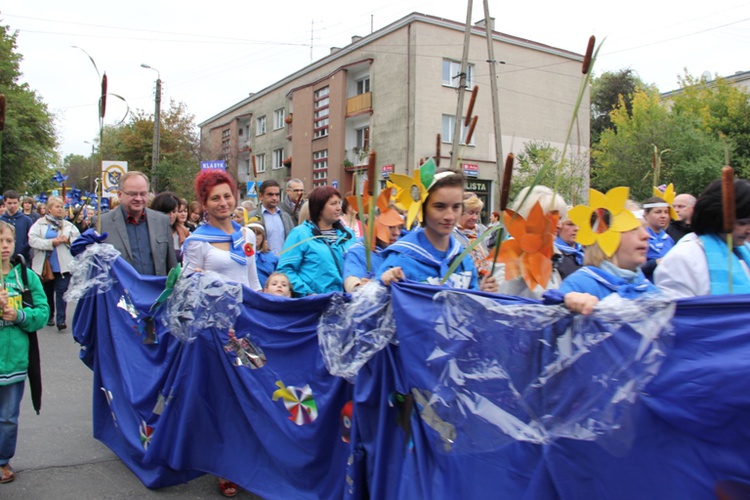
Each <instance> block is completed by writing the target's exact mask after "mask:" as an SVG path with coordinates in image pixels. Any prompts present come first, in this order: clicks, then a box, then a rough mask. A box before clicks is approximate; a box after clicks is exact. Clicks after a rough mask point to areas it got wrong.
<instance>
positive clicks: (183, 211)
mask: <svg viewBox="0 0 750 500" xmlns="http://www.w3.org/2000/svg"><path fill="white" fill-rule="evenodd" d="M189 211H190V210H189V209H188V202H187V200H186V199H185V198H180V205H179V206H178V208H177V223H178V224H179V225H180V226H181V227H182V228H184V229H185V231H186V232H185V235H186V237H187V236H189V235H190V230H189V229H188V227H187V220H188V212H189Z"/></svg>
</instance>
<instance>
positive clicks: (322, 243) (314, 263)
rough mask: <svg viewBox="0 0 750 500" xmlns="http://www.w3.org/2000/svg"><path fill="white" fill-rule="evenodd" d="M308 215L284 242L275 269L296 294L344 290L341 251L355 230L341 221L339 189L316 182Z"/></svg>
mask: <svg viewBox="0 0 750 500" xmlns="http://www.w3.org/2000/svg"><path fill="white" fill-rule="evenodd" d="M307 203H308V207H309V209H310V219H309V220H306V221H305V222H303V223H302V224H300V225H299V226H297V227H295V228H294V229H293V230H292V231H291V232H290V233H289V235H288V236H287V238H286V241H285V242H284V249H283V250H282V251H281V257H280V258H279V265H278V266H277V267H276V271H277V272H280V273H283V274H285V275H287V277H288V278H289V281H290V282H291V284H292V288H293V289H294V296H295V297H304V296H306V295H314V294H317V293H328V292H343V291H344V278H343V269H344V252H345V251H346V249H347V248H348V247H349V245H351V244H352V242H353V241H354V234H353V233H352V232H351V231H350V230H349V229H347V228H345V227H344V225H343V224H342V223H341V221H340V220H339V218H340V217H341V193H339V191H338V190H337V189H335V188H333V187H330V186H318V187H316V188H315V189H313V190H312V191H310V195H309V197H308V201H307Z"/></svg>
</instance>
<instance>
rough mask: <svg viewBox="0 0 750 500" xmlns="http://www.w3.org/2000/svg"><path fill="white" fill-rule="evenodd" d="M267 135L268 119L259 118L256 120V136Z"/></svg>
mask: <svg viewBox="0 0 750 500" xmlns="http://www.w3.org/2000/svg"><path fill="white" fill-rule="evenodd" d="M265 133H266V117H265V116H259V117H258V118H256V119H255V135H263V134H265Z"/></svg>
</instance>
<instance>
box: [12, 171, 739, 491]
mask: <svg viewBox="0 0 750 500" xmlns="http://www.w3.org/2000/svg"><path fill="white" fill-rule="evenodd" d="M424 168H425V171H424V172H423V174H422V175H421V181H415V182H421V183H422V185H421V186H417V185H415V186H412V188H413V190H418V191H419V192H420V193H422V195H421V196H414V194H413V192H416V191H413V192H412V193H408V195H407V196H404V197H400V198H399V197H397V198H396V201H395V202H394V201H393V199H392V197H391V189H390V188H389V189H386V190H383V192H382V193H381V196H380V197H379V198H378V202H377V207H378V209H377V213H376V217H375V218H374V220H372V221H371V222H372V224H373V225H374V228H373V230H371V231H368V227H367V224H364V223H363V221H362V220H361V218H360V217H358V216H357V210H356V206H357V204H356V203H353V201H355V200H353V199H351V198H350V199H347V198H346V197H344V196H342V195H341V193H340V192H339V191H338V190H337V189H336V188H334V187H331V186H319V187H315V188H314V189H312V190H311V191H310V192H309V193H306V192H305V188H304V183H303V181H301V180H300V179H291V180H289V181H288V182H287V183H286V186H285V193H284V196H282V186H281V185H280V184H279V183H278V182H277V181H274V180H267V181H265V182H263V183H262V184H261V185H260V186H259V189H258V204H257V206H256V205H255V204H254V203H253V202H250V201H244V202H242V203H238V200H237V198H236V193H237V185H236V183H235V181H234V180H233V179H232V177H231V176H229V175H228V174H227V173H226V172H224V171H219V170H204V171H202V172H201V173H200V174H199V175H198V176H197V177H196V179H195V201H192V202H188V201H187V200H185V199H182V198H180V197H178V196H176V195H175V194H174V193H171V192H163V193H159V194H157V195H155V196H154V194H153V193H152V192H151V189H150V184H149V179H148V177H147V176H146V175H145V174H143V173H141V172H134V171H131V172H128V173H126V174H124V175H123V176H122V178H121V179H120V184H119V189H118V192H117V198H116V199H114V200H112V204H111V209H110V210H109V211H108V212H106V213H103V214H102V215H101V217H100V220H98V221H97V220H96V217H94V216H93V213H92V211H91V210H89V211H88V213H86V212H87V211H86V207H76V208H75V209H70V210H68V213H67V214H66V208H65V200H63V199H62V198H60V197H57V196H51V197H50V198H48V199H47V200H46V203H38V204H35V203H34V200H33V199H32V198H28V197H22V196H20V195H19V193H17V192H16V191H12V190H9V191H6V192H5V193H3V199H2V204H0V211H1V212H2V216H1V217H0V220H1V221H0V240H1V241H0V243H2V263H3V276H2V277H3V283H4V286H3V289H2V291H0V307H2V328H1V331H2V335H3V336H6V337H8V338H9V339H11V342H12V345H13V348H12V349H10V350H9V351H8V352H9V354H8V355H6V358H4V359H0V367H1V369H0V372H1V373H0V467H2V476H1V477H0V482H8V481H11V480H13V477H14V475H13V471H12V468H11V467H10V465H9V461H10V458H11V457H12V456H13V452H14V449H15V440H16V431H17V420H18V406H19V404H20V398H21V395H22V394H23V383H24V380H25V378H26V370H27V366H28V363H27V362H26V361H25V360H26V359H27V358H28V356H27V354H28V350H29V342H28V339H27V332H32V331H36V330H37V329H39V328H41V327H42V326H43V325H44V323H45V321H46V322H47V325H48V326H56V327H57V330H58V331H60V332H63V331H65V330H66V328H67V321H66V315H65V309H66V303H65V298H64V294H65V292H66V290H67V288H68V284H69V281H70V266H71V262H72V260H73V257H72V256H71V253H70V245H71V243H73V242H74V241H75V239H76V238H78V237H79V236H80V235H81V233H82V232H83V231H85V230H86V229H88V228H98V230H99V231H100V233H101V234H102V236H104V234H105V233H106V238H105V239H104V240H103V241H104V243H108V244H111V245H113V246H114V247H115V248H116V249H117V250H118V251H119V252H120V254H121V256H122V258H123V259H125V260H126V261H127V262H128V263H129V264H130V265H132V266H133V268H135V270H136V271H137V272H138V273H140V274H141V275H144V276H149V275H150V276H165V275H167V274H168V273H169V271H170V270H171V269H172V268H174V267H175V266H177V265H178V263H181V264H182V266H183V268H184V272H185V273H192V272H206V271H211V272H215V273H218V274H219V275H222V276H223V277H224V278H225V279H226V280H228V281H233V282H237V283H241V284H243V285H245V286H247V287H248V288H249V289H250V290H252V291H255V292H265V293H269V294H272V295H277V296H280V297H286V298H294V297H304V296H308V295H314V294H324V293H329V292H344V291H346V292H352V293H356V290H357V288H358V287H359V286H361V285H363V284H365V283H367V282H368V281H371V280H380V281H381V282H382V283H383V284H385V285H391V284H392V283H394V282H396V281H401V280H410V281H415V282H421V283H429V284H433V285H444V286H450V287H454V288H464V289H474V290H481V291H483V292H486V293H499V294H504V295H513V296H524V297H534V298H541V297H542V295H543V294H545V293H546V292H548V291H549V290H553V289H557V290H558V291H559V292H560V293H561V294H562V296H563V297H564V304H565V305H566V306H567V307H568V308H569V309H570V310H572V311H574V312H577V313H583V314H588V313H591V312H592V311H593V310H594V309H595V308H596V305H597V303H598V301H599V300H602V299H604V298H605V297H606V296H608V295H610V294H613V293H616V294H618V295H621V296H623V297H626V298H637V297H641V296H644V295H647V294H661V295H664V296H666V297H669V298H680V297H692V296H699V295H709V294H726V293H750V245H748V243H747V241H748V238H749V237H750V183H749V182H748V181H745V180H736V181H734V188H735V189H734V192H735V203H734V206H735V212H736V213H735V214H732V215H733V216H734V218H733V219H734V221H735V222H734V225H733V229H732V231H731V233H730V234H729V236H731V238H727V236H728V234H727V232H726V229H725V226H726V224H724V218H725V216H726V214H725V213H723V209H722V207H723V205H722V184H721V181H716V182H714V183H712V184H711V185H709V186H708V187H707V188H706V190H705V191H704V192H703V193H702V194H701V195H700V196H699V197H698V198H697V199H696V198H695V197H694V196H692V195H690V194H687V193H685V194H679V195H678V196H676V197H674V200H673V201H667V198H669V196H667V195H666V194H665V195H664V196H654V197H651V198H649V199H646V200H644V201H643V203H642V204H639V203H637V202H635V201H633V200H630V199H629V190H628V189H627V188H615V189H613V190H611V191H610V192H608V193H606V194H603V193H599V192H596V191H594V190H592V191H591V197H590V202H589V206H585V205H579V206H576V207H571V206H569V205H568V204H567V203H566V201H565V200H564V199H563V198H562V197H561V196H560V195H559V194H558V193H555V192H554V191H553V190H552V189H549V188H546V187H544V186H534V187H531V188H525V189H523V190H521V192H520V193H519V195H518V196H517V198H516V200H515V201H514V202H513V203H511V205H510V210H509V211H507V212H506V213H505V214H500V213H498V212H493V213H492V218H491V220H490V221H487V222H488V223H489V224H488V226H484V225H483V224H482V221H481V220H480V219H481V217H480V215H481V213H482V209H483V208H484V206H483V202H482V200H481V199H480V198H479V197H478V196H476V194H474V193H470V192H466V191H465V189H464V179H463V176H462V175H461V174H459V173H456V172H453V171H451V170H448V169H439V168H438V169H432V170H429V171H428V170H427V167H424ZM399 199H401V200H407V201H408V203H409V204H416V205H414V206H408V207H407V206H403V204H402V203H399V201H398V200H399ZM407 214H408V215H407ZM66 215H67V217H66ZM503 218H504V222H503V223H502V224H501V219H503ZM412 219H413V220H414V223H412ZM501 226H505V229H507V231H505V230H499V227H501ZM540 228H542V229H540ZM545 228H546V229H545ZM514 231H515V232H514ZM519 231H521V232H524V231H525V234H532V235H538V236H539V237H538V238H525V237H524V239H523V240H522V241H520V240H519V241H516V242H515V243H514V242H513V241H514V238H516V236H514V235H517V234H521V233H519ZM370 238H371V240H369V239H370ZM366 239H368V241H366ZM506 245H507V246H506ZM545 245H548V247H549V251H547V250H545V249H546V248H547V247H546V246H545ZM495 247H497V248H495ZM467 249H468V251H466V250H467ZM514 252H515V253H514ZM368 254H369V255H368ZM16 255H20V256H23V257H24V261H25V262H26V263H30V269H31V270H32V271H33V272H28V279H26V280H22V279H21V278H19V276H21V275H22V274H23V273H24V272H27V271H26V267H25V266H24V265H23V263H17V262H16V261H15V260H14V256H16ZM498 256H499V258H498ZM513 259H516V260H513ZM524 259H525V260H524ZM530 268H533V269H534V270H530ZM532 275H533V279H530V278H529V276H532ZM25 282H27V283H28V285H25V284H24V283H25ZM24 290H30V291H31V295H32V297H33V301H32V303H31V304H30V303H26V302H24V301H22V300H21V296H22V292H23V291H24ZM219 488H220V490H221V492H222V493H223V494H224V495H225V496H234V495H235V494H236V493H237V486H236V485H235V484H233V483H231V482H229V481H225V480H223V479H220V481H219Z"/></svg>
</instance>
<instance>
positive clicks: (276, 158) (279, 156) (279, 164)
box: [272, 148, 284, 170]
mask: <svg viewBox="0 0 750 500" xmlns="http://www.w3.org/2000/svg"><path fill="white" fill-rule="evenodd" d="M272 168H273V169H274V170H277V169H280V168H284V148H279V149H274V150H273V167H272Z"/></svg>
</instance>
